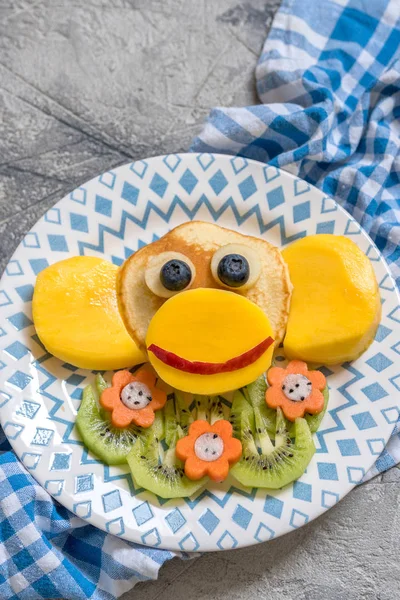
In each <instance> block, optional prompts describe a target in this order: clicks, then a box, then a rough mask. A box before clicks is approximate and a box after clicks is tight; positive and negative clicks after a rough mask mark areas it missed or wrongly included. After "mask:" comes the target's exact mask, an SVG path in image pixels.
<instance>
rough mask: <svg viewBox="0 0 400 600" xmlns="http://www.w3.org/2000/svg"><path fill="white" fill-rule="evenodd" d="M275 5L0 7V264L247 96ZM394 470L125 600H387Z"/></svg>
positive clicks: (182, 145)
mask: <svg viewBox="0 0 400 600" xmlns="http://www.w3.org/2000/svg"><path fill="white" fill-rule="evenodd" d="M278 4H279V2H278V0H248V1H247V2H240V0H87V1H86V0H36V1H35V0H17V1H15V0H0V269H1V270H3V268H4V266H5V264H6V262H7V260H8V258H9V257H10V255H11V254H12V252H13V251H14V249H15V247H16V246H17V244H18V243H19V241H20V239H21V238H22V236H23V234H24V233H25V232H26V231H27V230H28V229H29V228H30V227H31V226H32V225H33V224H34V222H35V221H36V220H37V218H38V217H40V216H41V215H42V214H43V212H44V211H45V210H46V209H47V208H48V207H50V206H51V205H52V204H53V203H54V202H55V201H56V200H58V199H59V198H61V197H62V196H63V195H64V194H66V193H67V192H69V191H71V190H72V189H73V188H74V187H75V186H77V185H79V184H80V183H82V182H84V181H86V180H87V179H89V178H91V177H93V176H95V175H98V174H99V173H101V172H102V171H105V170H108V169H109V168H111V167H114V166H116V165H118V164H121V163H124V162H127V161H129V160H131V159H138V158H143V157H145V156H152V155H157V154H161V153H164V152H169V151H173V152H177V151H182V150H186V149H187V148H188V147H189V144H190V140H191V139H192V137H193V135H194V134H195V133H196V131H198V129H199V127H200V126H201V123H202V121H203V119H204V117H205V116H206V114H207V113H208V111H209V109H210V107H212V106H215V105H243V104H246V103H252V102H254V101H255V92H254V79H253V71H254V66H255V63H256V60H257V56H258V53H259V51H260V49H261V46H262V43H263V40H264V37H265V35H266V31H267V27H268V24H269V22H270V20H271V18H272V15H273V13H274V12H275V10H276V8H277V6H278ZM399 473H400V472H399V470H398V469H394V470H392V471H390V472H389V473H387V474H385V475H384V476H383V477H379V478H377V479H375V480H373V481H372V482H370V483H368V484H366V485H364V486H362V487H359V488H358V489H356V490H354V491H353V492H352V493H351V494H350V495H349V496H348V497H347V498H346V499H345V500H344V501H343V502H341V503H340V504H339V505H338V506H336V507H335V508H334V509H332V510H331V511H329V513H327V514H325V515H324V516H322V517H321V518H319V519H318V520H317V521H315V522H313V523H311V524H309V525H308V526H306V527H305V528H303V529H301V530H298V531H295V532H294V533H292V534H290V535H287V536H285V537H283V538H280V539H277V540H274V541H273V542H269V543H267V544H264V545H259V546H255V547H252V548H248V549H242V550H236V551H232V552H228V553H219V554H212V555H205V556H202V557H200V558H197V559H195V560H193V561H191V562H182V561H179V560H173V561H171V562H169V563H167V565H166V566H165V567H164V568H163V569H162V571H161V573H160V578H159V580H158V581H156V582H152V583H144V584H140V585H138V586H137V587H136V588H134V590H132V591H131V592H129V593H127V594H126V595H125V596H124V600H133V599H134V598H135V599H136V598H140V599H141V600H156V599H162V600H211V599H212V600H228V599H229V600H236V599H242V598H244V599H249V600H250V599H258V598H263V599H266V600H268V599H274V600H275V599H277V600H396V599H399V598H400V565H399V549H400V543H399V539H400V512H399V489H400V488H399V483H400V477H399Z"/></svg>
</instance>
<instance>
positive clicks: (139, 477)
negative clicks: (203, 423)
mask: <svg viewBox="0 0 400 600" xmlns="http://www.w3.org/2000/svg"><path fill="white" fill-rule="evenodd" d="M176 431H177V435H176V439H175V444H176V440H177V439H178V435H182V429H181V428H180V427H179V425H177V429H176ZM175 444H174V445H172V446H171V447H170V448H169V449H168V450H167V451H166V452H165V454H164V456H163V458H162V459H161V455H160V450H161V449H160V444H159V443H158V441H157V439H156V437H155V436H154V434H152V435H150V436H149V439H148V440H147V442H146V443H143V442H138V443H137V444H135V446H134V447H133V448H132V450H131V452H130V453H129V454H128V464H129V467H130V469H131V472H132V477H133V479H134V481H135V484H136V485H137V486H139V487H142V488H145V489H146V490H149V491H150V492H153V494H157V496H161V498H185V497H187V496H191V495H193V494H194V493H195V492H197V490H199V489H200V488H201V487H203V485H204V484H205V483H206V478H203V479H200V480H199V481H191V480H190V479H188V478H187V477H186V475H185V473H184V470H183V464H182V462H181V461H180V460H178V459H177V457H176V455H175Z"/></svg>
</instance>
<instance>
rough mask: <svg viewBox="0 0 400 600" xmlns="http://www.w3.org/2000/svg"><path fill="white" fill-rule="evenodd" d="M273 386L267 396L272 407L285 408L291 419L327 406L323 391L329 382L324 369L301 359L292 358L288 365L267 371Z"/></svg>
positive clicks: (318, 410) (283, 409) (314, 412)
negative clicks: (314, 367) (312, 369)
mask: <svg viewBox="0 0 400 600" xmlns="http://www.w3.org/2000/svg"><path fill="white" fill-rule="evenodd" d="M267 380H268V383H269V385H270V387H269V388H268V389H267V392H266V395H265V400H266V403H267V404H268V406H269V407H270V408H277V407H278V406H279V407H280V408H281V409H282V411H283V414H284V415H285V417H286V418H287V419H289V421H295V420H296V419H297V418H298V417H304V414H305V413H306V412H307V413H310V414H312V415H315V414H317V413H319V412H321V410H322V409H323V407H324V396H323V394H322V391H321V390H323V389H324V388H325V386H326V379H325V376H324V375H323V374H322V373H321V371H309V370H308V368H307V364H306V363H305V362H303V361H301V360H292V361H291V362H290V363H289V364H288V366H287V367H286V369H282V368H281V367H272V368H271V369H270V370H269V371H268V373H267Z"/></svg>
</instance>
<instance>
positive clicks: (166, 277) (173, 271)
mask: <svg viewBox="0 0 400 600" xmlns="http://www.w3.org/2000/svg"><path fill="white" fill-rule="evenodd" d="M191 280H192V271H191V269H190V267H189V265H188V264H187V263H186V262H184V261H183V260H178V259H173V260H169V261H168V262H166V263H165V264H164V265H163V266H162V268H161V271H160V281H161V283H162V285H163V286H164V287H165V288H166V289H167V290H170V291H171V292H180V291H181V290H184V289H185V288H186V287H187V286H188V285H189V283H190V282H191Z"/></svg>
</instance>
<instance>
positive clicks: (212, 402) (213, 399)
mask: <svg viewBox="0 0 400 600" xmlns="http://www.w3.org/2000/svg"><path fill="white" fill-rule="evenodd" d="M208 414H209V420H210V423H211V425H214V423H215V422H216V421H220V420H221V419H223V418H224V410H223V406H222V401H221V398H220V397H219V396H210V397H209V398H208Z"/></svg>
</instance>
